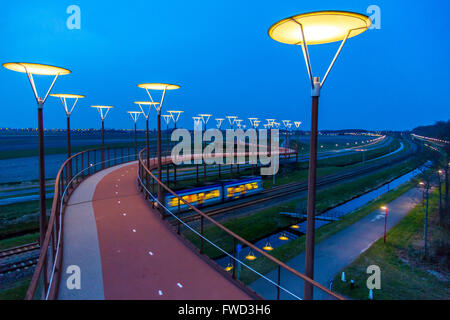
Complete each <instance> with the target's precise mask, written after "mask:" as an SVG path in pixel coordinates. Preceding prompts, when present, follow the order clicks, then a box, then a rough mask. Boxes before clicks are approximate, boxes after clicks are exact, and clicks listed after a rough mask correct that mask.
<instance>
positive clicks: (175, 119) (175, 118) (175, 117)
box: [167, 110, 184, 188]
mask: <svg viewBox="0 0 450 320" xmlns="http://www.w3.org/2000/svg"><path fill="white" fill-rule="evenodd" d="M167 112H169V113H170V114H171V115H172V120H173V123H174V125H173V127H174V130H177V122H178V120H179V119H180V115H181V114H182V113H183V112H184V111H180V110H168V111H167ZM173 186H174V188H176V187H177V165H176V164H174V165H173Z"/></svg>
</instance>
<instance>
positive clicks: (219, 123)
mask: <svg viewBox="0 0 450 320" xmlns="http://www.w3.org/2000/svg"><path fill="white" fill-rule="evenodd" d="M223 120H225V119H224V118H216V122H217V123H216V127H217V129H218V130H220V127H221V126H222V123H223ZM221 158H222V161H223V146H222V154H221ZM222 161H220V162H222ZM220 162H219V179H221V178H222V172H221V164H220Z"/></svg>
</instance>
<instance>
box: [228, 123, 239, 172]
mask: <svg viewBox="0 0 450 320" xmlns="http://www.w3.org/2000/svg"><path fill="white" fill-rule="evenodd" d="M225 118H227V119H228V122H229V123H230V129H231V130H232V131H234V122H235V121H236V119H237V117H236V116H226V117H225ZM232 148H233V150H232V151H231V157H232V160H231V164H230V179H233V162H234V138H233V145H232Z"/></svg>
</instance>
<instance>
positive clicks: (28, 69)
mask: <svg viewBox="0 0 450 320" xmlns="http://www.w3.org/2000/svg"><path fill="white" fill-rule="evenodd" d="M3 66H4V67H5V68H6V69H9V70H12V71H16V72H21V73H26V74H27V77H28V80H29V81H30V85H31V88H32V89H33V93H34V97H35V98H36V102H37V104H38V109H37V111H38V139H39V199H40V200H39V207H40V216H39V231H40V235H39V241H40V244H41V246H42V245H43V244H44V239H45V232H46V231H47V216H46V204H45V159H44V120H43V108H44V103H45V101H46V100H47V97H48V95H49V94H50V92H51V91H52V88H53V85H54V84H55V82H56V79H58V76H60V75H66V74H69V73H71V71H70V70H68V69H64V68H60V67H55V66H50V65H45V64H39V63H26V62H8V63H4V64H3ZM33 75H44V76H53V81H52V83H51V85H50V87H49V89H48V90H47V93H46V94H45V96H44V97H43V98H42V97H40V96H39V94H38V92H37V88H36V85H35V84H34V79H33ZM44 274H45V277H46V276H47V274H46V272H44ZM44 283H47V281H44Z"/></svg>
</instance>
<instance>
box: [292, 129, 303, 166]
mask: <svg viewBox="0 0 450 320" xmlns="http://www.w3.org/2000/svg"><path fill="white" fill-rule="evenodd" d="M301 124H302V122H301V121H294V125H295V128H296V131H297V148H296V151H297V154H296V158H295V162H296V163H298V151H299V146H300V145H299V141H298V129H299V128H300V125H301Z"/></svg>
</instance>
